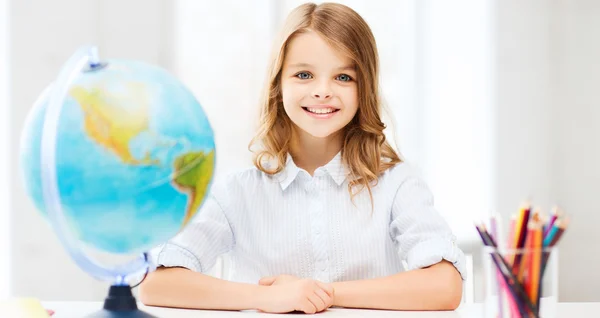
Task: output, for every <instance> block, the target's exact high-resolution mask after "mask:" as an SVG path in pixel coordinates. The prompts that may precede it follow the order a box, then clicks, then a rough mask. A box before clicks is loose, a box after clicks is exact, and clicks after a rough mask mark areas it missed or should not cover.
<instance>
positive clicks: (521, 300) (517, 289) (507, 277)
mask: <svg viewBox="0 0 600 318" xmlns="http://www.w3.org/2000/svg"><path fill="white" fill-rule="evenodd" d="M475 227H476V229H477V232H478V233H479V235H480V236H481V239H482V241H483V242H484V244H485V245H486V246H489V247H492V248H494V250H495V251H494V252H492V253H491V254H492V260H493V261H494V263H495V265H496V268H498V269H499V270H500V271H501V272H502V273H503V275H502V277H503V278H504V281H505V282H506V284H507V285H508V286H509V289H510V291H511V293H512V296H513V298H514V299H515V302H516V304H517V307H518V308H519V313H520V314H521V316H523V317H526V316H529V314H531V315H535V312H536V311H537V310H536V308H535V306H534V305H533V304H532V303H531V300H530V299H529V297H527V293H526V292H525V290H524V289H523V286H522V285H521V283H520V282H519V281H518V280H517V277H516V276H515V275H514V273H513V272H512V269H511V266H510V265H509V264H508V263H507V262H506V260H504V258H503V257H502V255H500V253H499V252H498V246H497V245H496V243H495V242H494V240H493V239H492V238H490V236H489V234H488V233H487V231H486V230H485V226H478V225H476V226H475Z"/></svg>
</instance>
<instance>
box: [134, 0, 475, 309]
mask: <svg viewBox="0 0 600 318" xmlns="http://www.w3.org/2000/svg"><path fill="white" fill-rule="evenodd" d="M268 76H269V77H268V82H267V87H266V90H265V93H264V100H263V102H262V108H261V113H262V116H261V122H260V124H261V127H260V130H259V133H258V135H257V136H256V137H255V138H254V140H253V142H252V143H251V145H252V146H254V151H255V153H256V158H255V161H254V164H255V167H253V168H252V169H248V170H246V171H243V172H241V173H236V174H233V175H231V176H229V177H228V178H226V179H224V180H221V181H220V182H218V183H216V184H215V185H214V186H213V187H212V188H211V193H210V196H209V197H208V198H207V200H206V202H205V204H204V205H203V207H202V209H201V211H200V212H199V213H198V215H197V217H196V218H195V219H194V220H193V222H192V224H190V225H189V226H188V227H186V228H185V229H184V230H183V231H182V232H181V233H180V234H179V235H178V236H177V237H175V238H173V239H172V240H171V241H169V242H167V243H166V244H164V245H162V246H160V247H159V248H158V249H157V253H156V255H157V256H156V259H155V262H156V264H157V265H158V269H157V270H156V271H155V272H153V273H151V274H150V275H149V276H148V277H147V279H146V280H145V281H144V282H143V283H142V285H141V287H140V298H141V300H142V302H144V303H145V304H147V305H155V306H168V307H184V308H202V309H224V310H244V309H256V310H260V311H265V312H272V313H282V312H290V311H302V312H305V313H315V312H320V311H323V310H326V309H327V308H329V307H330V306H340V307H353V308H377V309H392V310H453V309H455V308H456V307H457V306H458V305H459V303H460V300H461V295H462V279H461V278H462V277H464V275H465V269H464V256H463V253H462V252H461V251H460V250H459V249H458V247H457V246H456V244H455V242H454V236H453V234H452V233H451V230H450V229H449V227H448V225H447V223H446V222H445V220H444V219H443V218H442V217H441V216H440V214H439V213H438V212H437V211H436V210H435V209H434V206H433V198H432V194H431V192H430V191H429V189H428V187H427V186H426V184H425V183H424V182H423V181H422V179H421V178H420V177H419V176H418V175H417V174H416V173H415V172H414V170H413V169H412V168H411V167H410V166H409V165H408V164H406V163H403V162H402V160H401V159H400V157H399V155H398V154H397V153H396V152H395V150H394V149H393V148H392V147H391V146H390V145H389V144H388V142H387V141H386V139H385V135H384V132H383V131H384V128H385V125H384V124H383V123H382V121H381V102H380V96H379V83H378V77H379V63H378V53H377V48H376V45H375V39H374V38H373V34H372V33H371V30H370V28H369V26H368V25H367V24H366V22H365V21H364V20H363V19H362V18H361V17H360V16H359V15H358V14H357V13H356V12H354V11H353V10H352V9H350V8H348V7H346V6H343V5H340V4H332V3H323V4H320V5H315V4H304V5H301V6H299V7H297V8H296V9H295V10H293V11H292V12H291V13H290V15H289V16H288V18H287V20H286V23H285V26H284V29H283V32H282V33H281V36H280V38H279V39H278V41H277V42H276V47H275V51H274V54H273V58H272V62H271V67H270V69H269V74H268ZM224 253H228V254H229V256H230V259H231V269H230V277H227V278H226V279H219V278H215V277H211V276H208V275H205V274H203V273H205V272H206V271H207V270H208V269H210V268H211V267H212V266H213V265H214V263H215V260H216V258H217V257H218V256H219V255H221V254H224ZM403 261H405V263H406V265H407V266H406V267H405V266H404V265H403ZM461 276H462V277H461Z"/></svg>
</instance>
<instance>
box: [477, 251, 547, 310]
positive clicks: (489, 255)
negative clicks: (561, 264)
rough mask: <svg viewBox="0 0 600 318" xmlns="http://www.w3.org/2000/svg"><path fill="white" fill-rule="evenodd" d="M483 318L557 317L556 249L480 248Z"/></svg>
mask: <svg viewBox="0 0 600 318" xmlns="http://www.w3.org/2000/svg"><path fill="white" fill-rule="evenodd" d="M483 266H484V276H485V303H484V312H485V317H490V318H491V317H494V318H496V317H498V318H512V317H542V318H553V317H556V307H557V302H558V249H557V248H556V247H546V248H530V249H527V248H524V249H497V248H493V247H488V246H486V247H484V248H483Z"/></svg>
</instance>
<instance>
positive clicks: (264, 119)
mask: <svg viewBox="0 0 600 318" xmlns="http://www.w3.org/2000/svg"><path fill="white" fill-rule="evenodd" d="M307 31H314V32H316V33H317V34H319V35H320V36H321V37H322V38H323V39H325V40H326V41H327V42H328V43H329V45H331V46H332V47H334V48H335V49H337V50H338V51H340V52H342V53H345V54H346V55H347V56H348V57H349V58H350V59H352V61H353V62H354V64H355V67H356V72H357V79H356V82H357V85H358V99H359V103H358V111H357V113H356V115H355V116H354V118H353V119H352V120H351V121H350V123H348V125H347V126H346V127H345V128H344V130H345V137H344V143H343V148H342V162H343V164H344V165H345V166H346V167H347V169H348V172H349V174H350V175H349V176H347V177H349V178H348V191H349V192H350V195H351V197H352V198H354V196H355V195H356V194H357V193H358V192H360V191H361V190H362V189H364V188H367V190H368V192H369V197H370V198H371V202H372V200H373V196H372V193H371V186H374V185H376V184H377V178H378V176H379V175H380V174H381V173H383V172H384V171H385V170H387V169H388V168H390V167H392V166H394V165H396V164H397V163H399V162H401V159H400V157H399V155H398V153H396V151H395V150H394V149H393V148H392V147H391V146H390V144H389V143H388V142H387V141H386V138H385V135H384V133H383V130H384V129H385V124H384V123H383V122H382V121H381V112H382V105H381V100H380V94H379V81H378V79H379V60H378V53H377V46H376V44H375V38H374V37H373V34H372V32H371V29H370V28H369V26H368V25H367V23H366V22H365V21H364V20H363V19H362V17H361V16H360V15H359V14H358V13H356V12H355V11H354V10H352V9H350V8H349V7H347V6H344V5H341V4H336V3H322V4H320V5H316V4H314V3H306V4H303V5H300V6H299V7H297V8H295V9H294V10H293V11H292V12H291V13H290V14H289V16H288V17H287V19H286V22H285V24H284V27H283V30H282V33H281V34H280V37H279V39H278V41H276V43H275V44H276V46H275V48H274V51H273V56H272V59H271V65H270V67H269V72H268V74H267V85H265V91H264V92H263V97H262V98H263V99H262V101H261V103H262V104H261V119H260V127H259V131H258V134H257V135H256V136H255V137H254V138H253V139H252V141H251V142H250V145H249V149H250V150H251V151H252V146H253V145H254V144H255V143H257V142H258V141H260V144H261V146H262V147H261V149H259V150H257V151H253V152H254V154H255V158H254V165H255V166H256V167H257V168H258V169H259V170H261V171H263V172H265V173H267V174H271V175H273V174H276V173H278V172H280V171H282V170H283V169H284V167H285V164H286V160H287V154H288V151H289V150H290V149H289V148H290V141H291V136H292V121H291V120H290V118H289V117H288V115H287V114H286V112H285V110H284V108H283V101H282V95H281V69H282V67H283V62H284V59H285V53H286V50H287V46H288V45H289V42H290V40H291V39H292V38H293V37H294V36H295V35H297V34H300V33H304V32H307ZM266 159H271V160H273V159H274V160H275V165H273V166H270V167H266V166H265V162H267V160H266ZM271 167H272V168H271ZM354 186H361V187H360V188H359V189H358V191H356V192H353V191H352V189H353V188H354Z"/></svg>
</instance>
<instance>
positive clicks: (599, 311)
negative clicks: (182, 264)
mask: <svg viewBox="0 0 600 318" xmlns="http://www.w3.org/2000/svg"><path fill="white" fill-rule="evenodd" d="M43 305H44V307H46V308H48V309H52V310H54V311H55V312H56V313H55V314H54V316H52V317H53V318H81V317H84V316H86V315H89V314H91V313H94V312H96V311H98V310H99V309H101V308H102V302H51V301H49V302H43ZM139 307H140V309H142V310H144V311H146V312H148V313H150V314H152V315H154V316H157V317H167V318H188V317H189V318H192V317H193V318H203V317H216V318H220V317H270V318H273V317H275V316H274V315H271V314H264V313H258V312H255V311H242V312H240V311H203V310H185V309H170V308H159V307H146V306H144V305H141V304H140V305H139ZM293 316H296V317H301V316H297V315H293ZM318 317H325V318H329V317H333V318H335V317H351V318H352V317H356V318H359V317H360V318H364V317H367V318H368V317H376V318H382V317H395V318H407V317H416V318H430V317H436V318H437V317H440V318H465V317H466V318H471V317H473V318H481V317H483V306H482V305H481V304H470V305H469V304H464V305H462V306H461V307H460V308H458V310H456V311H447V312H414V311H413V312H408V311H383V310H361V309H344V308H329V309H328V310H327V311H325V312H323V313H320V314H318ZM556 317H557V318H563V317H564V318H571V317H577V318H585V317H600V303H560V304H558V315H557V316H556Z"/></svg>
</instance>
